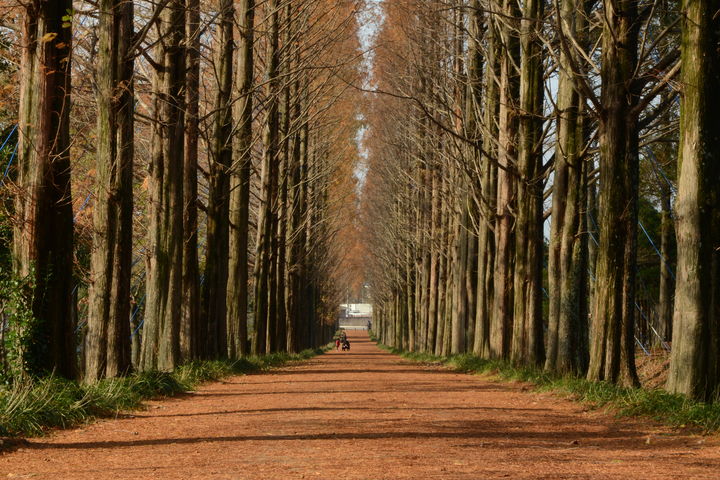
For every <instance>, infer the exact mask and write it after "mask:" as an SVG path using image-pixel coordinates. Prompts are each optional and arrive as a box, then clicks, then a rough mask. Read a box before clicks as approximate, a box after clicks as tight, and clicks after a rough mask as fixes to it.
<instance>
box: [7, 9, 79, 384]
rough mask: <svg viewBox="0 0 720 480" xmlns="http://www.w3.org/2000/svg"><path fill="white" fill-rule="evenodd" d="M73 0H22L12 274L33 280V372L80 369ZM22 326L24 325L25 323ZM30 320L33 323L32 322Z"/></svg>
mask: <svg viewBox="0 0 720 480" xmlns="http://www.w3.org/2000/svg"><path fill="white" fill-rule="evenodd" d="M71 11H72V1H71V0H56V1H52V2H50V1H44V0H32V1H29V2H24V23H23V49H22V50H23V54H22V64H21V75H20V79H21V84H20V112H19V121H18V123H19V132H20V135H19V146H18V154H19V159H18V179H17V185H18V188H19V191H18V192H17V193H16V196H15V215H16V219H17V223H16V226H15V229H14V235H13V266H14V270H15V274H16V275H18V276H20V277H31V279H32V282H33V291H32V313H33V317H34V320H33V326H32V327H31V328H32V331H31V332H22V333H23V334H26V333H28V334H29V335H30V336H31V338H32V343H31V345H30V346H29V347H28V350H27V351H25V352H21V359H22V362H23V363H24V365H25V367H26V368H27V369H28V370H29V371H30V373H36V374H40V373H48V372H52V371H54V372H55V373H56V374H58V375H62V376H65V377H73V376H74V375H75V356H76V352H75V344H74V336H73V332H74V326H73V320H72V319H73V315H72V312H73V310H74V307H73V295H72V288H73V280H72V279H73V274H72V272H73V212H72V198H71V193H70V128H69V121H70V117H69V115H70V72H71V63H72V62H71V48H72V27H71V19H68V18H67V15H68V12H71ZM22 328H24V327H22ZM28 328H30V327H28Z"/></svg>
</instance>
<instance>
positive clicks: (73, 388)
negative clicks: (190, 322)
mask: <svg viewBox="0 0 720 480" xmlns="http://www.w3.org/2000/svg"><path fill="white" fill-rule="evenodd" d="M327 348H328V347H324V348H318V349H315V350H313V349H308V350H303V351H302V352H300V353H297V354H289V353H272V354H269V355H263V356H258V357H247V358H242V359H240V360H235V361H230V360H216V361H194V362H190V363H187V364H185V365H182V366H181V367H179V368H177V369H176V370H175V371H174V372H139V373H135V374H132V375H130V376H127V377H122V378H113V379H106V380H102V381H100V382H97V383H93V384H82V383H78V382H75V381H70V380H66V379H63V378H59V377H55V376H50V377H45V378H39V379H34V380H25V381H19V382H16V383H15V384H13V385H10V386H6V387H2V386H0V436H6V437H20V436H36V435H41V434H42V433H44V432H45V431H46V430H48V429H49V428H53V427H60V428H67V427H70V426H72V425H77V424H79V423H82V422H86V421H88V420H91V419H93V418H97V417H110V416H114V415H117V414H118V412H120V411H122V410H131V409H136V408H139V407H140V406H141V402H142V401H143V400H147V399H150V398H158V397H169V396H172V395H176V394H178V393H182V392H187V391H191V390H193V389H194V388H195V387H196V386H197V385H198V384H200V383H203V382H208V381H212V380H219V379H221V378H223V377H227V376H230V375H238V374H246V373H254V372H260V371H263V370H267V369H269V368H273V367H279V366H281V365H285V364H287V363H290V362H296V361H300V360H306V359H309V358H312V357H314V356H315V355H318V354H321V353H323V352H325V351H327Z"/></svg>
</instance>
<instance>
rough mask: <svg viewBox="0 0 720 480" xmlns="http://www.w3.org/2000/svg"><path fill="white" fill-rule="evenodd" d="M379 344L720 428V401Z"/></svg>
mask: <svg viewBox="0 0 720 480" xmlns="http://www.w3.org/2000/svg"><path fill="white" fill-rule="evenodd" d="M378 346H380V347H381V348H383V349H385V350H387V351H389V352H390V353H393V354H396V355H399V356H401V357H403V358H405V359H407V360H411V361H414V362H419V363H426V364H434V365H445V366H448V367H451V368H452V369H454V370H455V371H458V372H464V373H471V374H489V375H493V376H496V377H498V378H500V379H502V380H507V381H520V382H528V383H532V384H534V385H535V386H536V388H537V389H538V390H541V391H552V392H558V393H562V394H565V395H567V396H569V397H570V398H572V399H573V400H577V401H580V402H583V403H585V404H588V405H590V406H592V407H593V408H607V409H609V410H610V411H612V412H614V413H616V414H617V415H618V416H620V417H638V416H642V417H647V418H651V419H653V420H656V421H658V422H660V423H662V424H664V425H669V426H672V427H676V428H685V427H690V428H693V429H699V430H701V431H702V432H703V433H706V434H707V433H714V432H718V431H720V403H718V402H715V403H703V402H698V401H694V400H691V399H689V398H688V397H686V396H684V395H679V394H672V393H668V392H666V391H664V390H660V389H645V388H628V387H621V386H618V385H615V384H613V383H609V382H591V381H589V380H585V379H584V378H578V377H573V376H570V375H567V376H560V375H555V374H552V373H548V372H545V371H543V370H542V369H539V368H534V367H516V366H513V365H512V364H511V363H509V362H506V361H501V360H486V359H482V358H479V357H476V356H474V355H470V354H462V355H453V356H450V357H439V356H436V355H431V354H427V353H418V352H406V351H402V350H398V349H396V348H393V347H388V346H385V345H381V344H378Z"/></svg>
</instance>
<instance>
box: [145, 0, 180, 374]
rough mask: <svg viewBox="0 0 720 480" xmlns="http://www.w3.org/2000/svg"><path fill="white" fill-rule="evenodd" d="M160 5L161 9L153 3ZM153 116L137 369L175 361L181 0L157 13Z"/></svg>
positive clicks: (165, 367)
mask: <svg viewBox="0 0 720 480" xmlns="http://www.w3.org/2000/svg"><path fill="white" fill-rule="evenodd" d="M158 8H161V7H158ZM158 20H159V22H158V23H159V32H160V36H161V37H162V38H163V41H162V42H160V43H158V45H157V47H156V51H157V53H156V58H155V62H156V63H157V69H156V72H155V79H154V82H153V89H154V94H153V96H154V108H155V119H154V122H153V126H152V160H151V164H150V188H149V196H150V214H149V217H150V227H149V235H150V238H149V244H150V251H149V260H148V268H147V284H146V285H147V304H146V308H145V324H144V327H143V343H142V353H141V357H140V369H141V370H154V369H158V370H166V371H169V370H172V369H173V368H175V366H176V365H177V364H178V361H179V359H180V335H179V334H180V316H181V315H182V311H181V302H182V293H183V291H182V253H183V245H182V241H183V238H184V237H183V166H184V156H185V155H184V148H183V147H184V142H183V140H184V137H183V133H184V127H185V115H184V112H185V101H184V100H185V99H184V93H185V91H184V90H185V74H186V71H185V47H184V44H185V0H171V1H170V2H169V3H168V4H167V5H166V6H165V7H164V8H163V11H162V12H161V13H160V15H159V19H158Z"/></svg>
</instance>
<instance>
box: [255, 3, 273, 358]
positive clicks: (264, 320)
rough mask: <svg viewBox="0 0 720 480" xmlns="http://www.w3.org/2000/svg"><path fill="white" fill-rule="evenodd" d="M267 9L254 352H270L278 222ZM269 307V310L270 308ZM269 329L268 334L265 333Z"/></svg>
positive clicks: (270, 5) (270, 10) (270, 28)
mask: <svg viewBox="0 0 720 480" xmlns="http://www.w3.org/2000/svg"><path fill="white" fill-rule="evenodd" d="M267 9H268V19H269V20H268V21H269V25H268V27H267V28H268V41H267V54H266V58H267V63H266V72H265V76H266V78H267V83H266V87H265V90H266V98H267V100H266V102H267V106H266V113H265V124H264V127H263V128H264V133H263V156H262V166H261V173H260V181H261V191H260V201H261V203H260V211H259V213H258V217H257V236H256V241H255V270H254V277H255V317H254V318H255V328H254V331H253V343H252V352H253V354H256V355H257V354H260V353H265V352H266V351H269V349H270V348H272V343H271V344H270V345H268V335H270V336H272V333H273V332H274V330H273V328H274V320H275V318H274V316H273V313H274V309H275V306H274V305H272V300H273V299H274V293H275V291H274V278H273V275H272V263H273V262H272V260H273V258H272V254H273V248H272V247H273V245H272V238H273V232H274V228H273V227H274V226H275V225H276V223H277V221H276V219H275V212H274V210H273V207H274V205H273V201H274V197H275V195H276V193H277V182H278V165H277V162H278V136H279V132H278V126H279V118H278V94H279V80H278V74H279V71H278V68H279V45H278V42H279V15H280V13H279V9H278V2H277V0H270V1H269V2H268V4H267ZM271 309H272V311H271ZM268 332H270V333H268Z"/></svg>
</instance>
